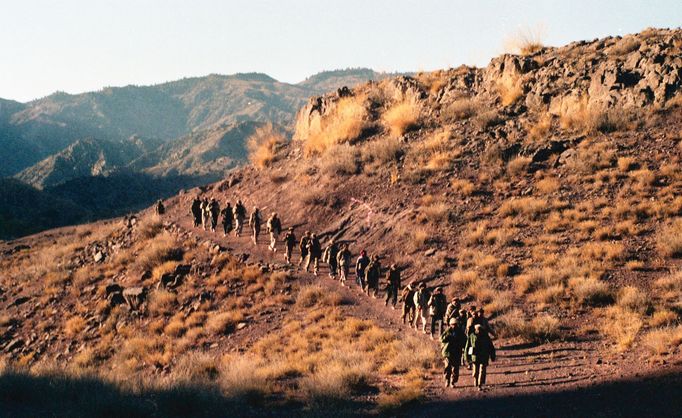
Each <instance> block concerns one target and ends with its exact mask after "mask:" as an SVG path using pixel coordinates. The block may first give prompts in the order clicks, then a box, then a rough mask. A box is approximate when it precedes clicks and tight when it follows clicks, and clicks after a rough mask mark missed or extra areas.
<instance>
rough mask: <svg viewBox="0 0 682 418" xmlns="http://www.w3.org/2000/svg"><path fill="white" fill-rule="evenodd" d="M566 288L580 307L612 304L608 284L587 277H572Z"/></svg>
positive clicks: (611, 295)
mask: <svg viewBox="0 0 682 418" xmlns="http://www.w3.org/2000/svg"><path fill="white" fill-rule="evenodd" d="M568 286H569V288H570V289H571V292H572V293H573V295H574V296H575V298H576V301H577V302H578V303H579V304H580V305H584V306H603V305H605V304H609V303H611V302H613V292H612V290H611V288H610V287H609V285H608V283H606V282H603V281H601V280H598V279H595V278H592V277H588V278H583V277H574V278H572V279H570V280H569V281H568Z"/></svg>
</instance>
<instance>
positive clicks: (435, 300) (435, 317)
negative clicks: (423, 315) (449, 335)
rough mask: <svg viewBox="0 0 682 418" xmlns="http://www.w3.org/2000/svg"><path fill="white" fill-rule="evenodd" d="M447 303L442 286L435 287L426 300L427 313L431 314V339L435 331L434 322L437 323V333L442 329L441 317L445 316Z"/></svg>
mask: <svg viewBox="0 0 682 418" xmlns="http://www.w3.org/2000/svg"><path fill="white" fill-rule="evenodd" d="M447 303H448V302H447V299H446V298H445V294H444V293H443V288H442V287H437V288H436V291H435V292H434V293H433V295H431V298H430V299H429V302H428V304H429V315H431V339H433V334H434V333H435V332H436V323H437V324H438V325H439V329H438V332H439V334H440V332H442V330H443V317H444V316H445V309H446V308H447Z"/></svg>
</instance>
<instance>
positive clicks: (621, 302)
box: [618, 286, 650, 314]
mask: <svg viewBox="0 0 682 418" xmlns="http://www.w3.org/2000/svg"><path fill="white" fill-rule="evenodd" d="M618 306H620V307H621V308H623V309H627V310H630V311H632V312H637V313H639V314H644V313H646V312H647V311H648V310H649V307H650V305H649V297H648V296H647V294H646V293H644V292H643V291H642V290H640V289H638V288H636V287H634V286H626V287H624V288H622V289H621V290H620V292H618Z"/></svg>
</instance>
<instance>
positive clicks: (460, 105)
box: [440, 98, 481, 122]
mask: <svg viewBox="0 0 682 418" xmlns="http://www.w3.org/2000/svg"><path fill="white" fill-rule="evenodd" d="M480 109H481V104H480V103H479V102H477V101H476V100H474V99H470V98H462V99H457V100H455V101H453V102H452V103H450V104H449V105H448V106H447V107H446V108H445V109H443V110H442V111H441V113H440V114H441V117H442V118H443V119H444V120H446V121H449V122H455V121H458V120H464V119H469V118H471V117H473V116H476V114H478V112H479V111H480Z"/></svg>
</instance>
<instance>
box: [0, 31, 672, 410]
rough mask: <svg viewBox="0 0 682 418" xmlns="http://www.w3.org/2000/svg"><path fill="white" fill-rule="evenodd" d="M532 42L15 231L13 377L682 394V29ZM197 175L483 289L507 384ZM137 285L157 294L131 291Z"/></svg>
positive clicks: (19, 386) (29, 403) (13, 389)
mask: <svg viewBox="0 0 682 418" xmlns="http://www.w3.org/2000/svg"><path fill="white" fill-rule="evenodd" d="M521 52H522V53H521V54H518V55H516V54H505V55H502V56H500V57H497V58H495V59H493V60H492V61H491V63H490V64H489V65H488V66H487V67H486V68H471V67H460V68H456V69H448V70H442V71H436V72H430V73H418V74H415V75H414V76H397V77H391V78H387V79H384V80H380V81H374V82H369V83H364V84H360V85H357V86H355V87H353V88H348V89H338V90H336V91H333V92H331V93H327V94H325V95H322V96H319V97H314V98H311V99H310V100H308V101H307V103H306V104H305V105H303V107H302V108H301V109H300V110H299V111H298V113H297V116H296V119H295V121H294V126H295V129H294V133H293V139H292V140H291V141H281V139H280V137H279V135H280V134H279V133H276V134H273V135H272V136H270V137H268V136H261V137H259V138H260V141H259V142H258V143H256V144H253V145H252V146H251V149H250V153H249V158H250V161H251V163H252V164H250V165H247V166H244V167H239V168H237V169H235V170H233V171H231V172H229V173H228V174H227V176H226V177H225V178H224V179H222V180H220V181H218V182H215V183H212V184H208V185H204V186H202V187H199V188H195V189H191V190H187V191H185V192H183V193H181V194H178V195H176V196H173V197H171V198H169V199H167V200H166V201H165V204H166V207H167V209H168V211H167V213H166V214H164V215H163V216H162V217H160V218H156V217H155V216H154V215H153V214H152V213H151V211H144V212H140V213H139V214H137V215H136V217H134V218H131V217H126V218H125V219H116V220H112V221H107V222H100V223H95V224H89V225H82V226H79V227H72V228H63V229H58V230H52V231H47V232H44V233H41V234H38V235H36V236H32V237H26V238H23V239H20V240H16V241H11V242H7V243H5V244H4V245H3V247H2V251H3V253H4V254H5V258H4V259H3V260H2V262H1V264H0V267H2V270H3V271H4V272H6V273H5V274H7V275H8V276H6V277H3V278H2V282H0V288H2V291H1V292H0V307H2V309H3V312H5V317H4V318H3V320H2V321H1V322H0V324H2V327H3V328H2V329H1V331H2V334H1V335H2V342H1V343H0V349H2V350H3V352H4V353H5V360H6V361H7V362H8V363H9V366H7V367H8V368H7V370H6V371H5V374H4V377H3V378H2V379H0V387H4V388H6V389H4V392H2V391H0V396H3V395H2V393H5V394H6V395H4V397H3V398H1V399H3V400H4V401H6V402H10V403H8V405H10V407H11V408H14V409H13V410H12V411H13V412H14V411H16V412H17V415H19V414H23V415H26V416H30V415H31V414H32V413H33V415H36V414H38V415H40V414H41V413H42V414H44V413H45V412H46V411H54V410H58V411H60V412H62V413H64V414H69V412H70V413H71V414H73V413H74V411H78V412H80V413H81V414H83V415H87V412H83V411H95V413H97V412H101V411H104V410H107V411H110V409H107V408H111V405H116V406H115V408H116V409H114V411H117V412H118V413H119V414H140V415H157V416H183V415H200V416H220V415H228V416H229V415H231V414H241V415H271V414H273V413H275V414H281V415H313V416H316V415H323V414H328V413H329V411H330V409H333V410H334V411H335V412H336V413H337V414H338V415H342V416H345V415H348V416H352V415H368V414H387V415H400V416H433V415H438V414H443V413H444V412H447V413H448V414H451V415H458V414H459V415H462V416H464V415H466V416H471V415H474V416H505V415H506V416H508V415H515V416H566V417H568V416H584V415H598V416H622V415H623V414H624V413H626V414H633V415H644V416H645V415H657V416H675V414H676V413H677V411H679V408H680V407H681V405H680V400H679V397H678V396H677V392H679V388H680V383H681V382H680V379H679V376H680V365H681V364H682V359H681V355H682V353H681V351H680V344H681V343H682V325H680V321H681V319H682V276H681V275H680V270H679V268H680V264H681V259H680V257H681V256H682V242H681V241H680V236H681V233H682V198H680V191H682V172H680V158H681V157H682V146H681V145H680V144H681V143H682V99H681V97H682V96H681V94H682V92H681V91H680V90H681V88H682V76H681V74H682V60H681V59H680V56H681V53H682V32H681V31H680V30H662V29H661V30H659V29H651V30H647V31H645V32H642V33H639V34H633V35H628V36H625V37H611V38H604V39H599V40H594V41H590V42H576V43H572V44H569V45H567V46H564V47H559V48H548V47H543V46H541V45H528V46H527V48H524V49H523V51H521ZM273 132H274V131H273ZM197 195H198V196H201V197H215V198H217V199H219V201H220V202H221V203H222V202H225V201H230V202H234V201H236V200H237V199H242V200H243V201H244V202H245V203H246V205H247V207H248V208H249V210H251V209H252V208H253V207H254V206H258V207H260V208H261V210H263V213H264V214H265V215H267V214H269V213H270V212H272V211H277V212H278V213H279V214H280V216H281V218H282V219H283V222H284V227H285V228H286V227H288V226H296V232H297V233H298V234H299V236H300V234H301V233H302V232H303V231H304V230H311V231H314V232H317V233H319V234H320V236H321V237H322V241H323V244H326V243H327V242H328V241H329V240H330V238H332V237H334V238H336V239H338V240H342V241H344V242H347V243H349V244H350V246H351V251H352V252H353V254H354V256H357V254H358V252H359V251H360V250H361V249H367V250H368V251H369V252H370V253H371V254H378V255H380V256H381V257H382V260H381V261H382V263H383V264H384V265H387V264H390V263H392V262H395V263H397V264H398V265H399V266H400V267H401V268H402V269H403V282H404V283H406V282H408V281H410V280H416V281H423V282H425V283H427V285H428V286H429V288H434V287H436V286H443V287H444V288H445V290H446V293H447V294H448V296H449V297H454V296H457V297H460V298H461V299H462V300H463V301H464V303H465V305H467V306H471V305H476V306H484V307H485V309H486V312H487V314H488V315H489V316H490V319H491V322H492V325H493V327H494V328H495V330H496V332H497V334H498V338H497V339H496V341H495V344H496V346H497V348H498V354H499V361H498V362H497V363H493V364H492V365H491V368H490V376H489V383H490V384H491V385H492V391H491V392H485V393H482V394H481V393H479V392H476V391H474V388H473V387H472V385H471V380H470V376H468V373H466V372H465V370H462V377H461V387H460V388H459V389H456V390H449V391H446V390H444V389H443V388H442V380H441V370H440V367H441V363H440V361H439V358H438V347H437V345H436V343H435V342H431V340H429V339H428V338H427V337H426V336H424V335H423V334H421V333H420V332H417V331H413V330H411V329H409V328H408V327H406V326H405V325H402V324H401V323H400V316H399V313H398V311H393V310H391V309H389V308H386V307H384V306H383V303H382V301H380V300H375V299H372V298H368V297H365V296H363V295H361V294H360V293H359V292H358V291H357V289H356V288H355V287H354V286H353V285H351V286H347V287H342V286H340V285H339V284H338V282H335V281H332V280H331V279H329V278H327V277H325V276H326V269H323V271H322V276H321V277H319V278H315V277H313V276H311V275H309V274H305V273H303V272H301V271H299V270H297V269H295V268H291V267H290V266H287V265H285V264H284V263H283V262H282V254H281V247H280V248H278V252H276V253H273V252H270V251H268V250H267V249H266V244H265V240H266V239H265V237H263V238H262V239H261V242H260V243H259V245H258V246H257V247H254V246H253V244H252V243H250V242H249V239H248V238H247V237H241V238H236V237H232V236H228V237H222V236H221V234H216V233H210V232H205V231H202V230H200V229H198V228H193V226H192V224H191V220H190V217H189V205H190V203H191V200H192V199H193V198H194V197H195V196H197ZM296 255H297V253H296ZM294 261H297V258H296V257H295V260H294ZM36 277H41V278H42V279H41V280H36ZM113 285H118V286H121V287H122V288H125V289H135V288H137V287H144V288H146V289H147V293H146V297H143V298H141V299H140V301H141V302H142V303H141V304H140V306H134V307H130V308H128V307H126V302H125V301H122V300H121V299H120V298H118V297H117V296H116V295H117V294H118V291H117V288H116V287H112V286H113ZM136 292H139V293H135V295H138V294H142V293H144V292H142V291H141V290H139V289H138V290H136ZM56 364H66V365H68V367H67V370H64V367H61V368H58V369H57V370H55V369H54V367H55V365H56ZM133 377H134V378H133ZM3 385H4V386H3ZM92 385H97V386H96V387H98V388H99V392H100V393H102V394H103V395H102V397H100V398H98V399H89V398H88V397H87V396H86V395H83V394H81V395H74V392H77V393H79V392H78V390H79V389H81V388H84V387H88V386H92ZM33 387H37V388H39V390H38V391H36V392H37V393H38V394H32V395H25V393H33V392H31V391H29V388H33ZM53 387H58V388H63V387H65V388H67V389H60V390H59V391H56V390H54V389H51V388H53ZM68 388H71V390H70V389H68ZM73 388H75V390H74V389H73ZM64 395H68V396H64ZM634 396H644V397H645V398H646V399H648V402H643V403H637V404H635V405H632V402H631V399H632V398H633V397H634ZM64 398H66V399H68V401H66V402H64V401H63V399H64ZM542 400H545V402H543V401H542ZM179 404H182V408H181V407H180V405H179ZM149 405H154V406H153V407H151V406H149ZM623 405H628V410H627V411H624V410H623V408H624V406H623ZM86 408H87V409H86ZM273 411H274V412H273ZM459 411H466V412H461V413H460V412H459ZM110 413H111V412H110Z"/></svg>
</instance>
